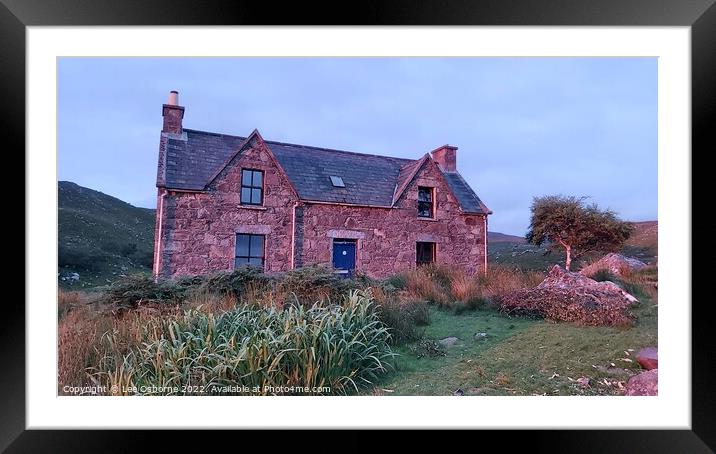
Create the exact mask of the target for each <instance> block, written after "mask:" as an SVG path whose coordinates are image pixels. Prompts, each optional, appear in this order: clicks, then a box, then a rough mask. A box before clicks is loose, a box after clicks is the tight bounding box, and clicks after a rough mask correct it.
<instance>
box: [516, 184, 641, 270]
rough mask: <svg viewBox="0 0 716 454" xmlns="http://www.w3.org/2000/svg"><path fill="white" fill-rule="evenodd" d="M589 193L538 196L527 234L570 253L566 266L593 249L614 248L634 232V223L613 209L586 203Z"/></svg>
mask: <svg viewBox="0 0 716 454" xmlns="http://www.w3.org/2000/svg"><path fill="white" fill-rule="evenodd" d="M586 199H587V197H574V196H562V195H550V196H544V197H535V198H534V200H533V202H532V218H531V219H530V227H529V231H528V232H527V235H525V238H526V239H527V241H528V242H529V243H531V244H535V245H537V246H541V245H542V244H546V245H547V246H548V248H549V250H550V251H552V250H555V249H559V248H562V249H564V250H565V252H566V253H567V260H566V263H565V268H566V269H567V270H569V267H570V266H571V264H572V259H575V258H578V257H581V256H583V255H585V254H588V253H590V252H615V251H618V250H619V249H621V247H622V246H623V245H624V242H625V241H626V240H627V239H628V238H629V236H630V235H631V233H632V230H633V227H632V225H631V224H629V223H627V222H624V221H621V220H620V219H619V218H617V216H616V213H614V212H613V211H611V210H601V209H599V207H598V206H597V205H596V204H591V205H587V204H586Z"/></svg>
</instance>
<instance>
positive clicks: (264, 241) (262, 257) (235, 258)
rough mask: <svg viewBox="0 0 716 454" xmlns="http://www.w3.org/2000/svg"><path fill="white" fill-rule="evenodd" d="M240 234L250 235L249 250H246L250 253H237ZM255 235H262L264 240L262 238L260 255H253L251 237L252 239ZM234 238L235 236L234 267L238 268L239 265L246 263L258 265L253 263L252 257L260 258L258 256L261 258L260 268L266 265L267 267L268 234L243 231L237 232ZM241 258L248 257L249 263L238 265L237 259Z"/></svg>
mask: <svg viewBox="0 0 716 454" xmlns="http://www.w3.org/2000/svg"><path fill="white" fill-rule="evenodd" d="M239 236H247V237H248V241H249V243H248V244H249V245H248V250H247V251H246V253H247V254H248V255H237V254H238V250H237V248H238V245H239ZM253 237H261V238H262V240H261V245H262V248H261V255H260V256H258V255H251V239H252V238H253ZM234 238H235V239H234V269H237V268H238V267H239V266H246V265H248V266H256V265H252V264H251V259H258V258H260V259H261V265H260V268H261V269H262V270H263V269H265V267H266V235H265V234H263V233H243V232H236V234H235V235H234ZM239 258H241V259H247V260H248V262H247V263H242V264H241V265H239V266H237V265H236V260H237V259H239Z"/></svg>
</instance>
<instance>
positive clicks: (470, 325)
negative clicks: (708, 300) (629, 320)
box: [370, 296, 657, 395]
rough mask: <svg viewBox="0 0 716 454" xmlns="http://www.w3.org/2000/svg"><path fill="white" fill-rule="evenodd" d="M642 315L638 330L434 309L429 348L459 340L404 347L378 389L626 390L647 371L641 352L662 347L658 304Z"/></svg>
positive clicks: (646, 303) (646, 305) (647, 305)
mask: <svg viewBox="0 0 716 454" xmlns="http://www.w3.org/2000/svg"><path fill="white" fill-rule="evenodd" d="M634 312H635V314H636V315H637V317H638V320H637V324H636V325H635V326H634V327H632V328H613V327H594V326H577V325H574V324H571V323H551V322H547V321H545V320H529V319H523V318H508V317H506V316H503V315H501V314H499V313H497V312H495V311H489V310H478V311H471V312H466V313H462V314H459V315H457V314H455V313H454V312H453V311H450V310H441V309H437V308H432V309H431V313H430V316H431V324H430V325H429V326H427V327H425V332H424V338H425V340H427V341H428V342H430V344H428V345H435V344H433V342H436V341H439V340H440V339H444V338H447V337H451V336H454V337H457V338H458V339H459V341H458V342H457V343H456V344H454V345H453V346H450V347H446V348H445V347H443V348H441V349H440V350H441V351H442V353H444V356H442V355H440V354H439V352H438V351H435V350H434V349H432V348H427V349H426V348H425V347H424V346H425V341H419V342H413V343H410V344H407V345H404V346H401V347H400V348H398V349H397V350H396V351H397V352H398V353H399V354H400V356H399V357H398V359H397V360H396V370H395V371H393V372H391V373H390V374H389V375H387V376H386V377H384V379H383V380H382V381H381V382H380V383H378V384H377V386H376V387H375V389H373V390H372V391H371V393H370V394H378V395H452V394H453V393H454V392H455V391H456V390H458V389H461V390H462V391H463V392H464V394H465V395H614V394H622V393H623V386H624V385H625V383H626V380H627V379H628V378H629V376H630V375H631V374H633V373H635V372H638V371H639V365H638V364H637V363H636V360H635V359H634V355H635V354H636V352H637V351H638V350H639V349H640V348H642V347H645V346H649V345H656V344H657V306H656V305H655V304H654V303H653V302H652V301H651V300H649V299H648V298H647V297H645V296H644V297H643V298H642V301H641V303H640V304H639V305H638V307H637V308H636V309H635V310H634ZM476 333H487V336H486V337H482V336H479V337H477V338H476V337H475V334H476ZM437 345H439V343H438V344H437ZM429 352H432V355H435V356H431V354H430V353H429ZM581 377H587V378H589V385H588V386H584V387H583V386H581V385H580V384H579V383H578V382H577V380H578V379H580V378H581Z"/></svg>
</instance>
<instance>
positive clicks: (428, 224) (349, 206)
mask: <svg viewBox="0 0 716 454" xmlns="http://www.w3.org/2000/svg"><path fill="white" fill-rule="evenodd" d="M162 115H163V117H164V123H163V128H162V132H161V138H160V145H159V163H158V170H157V188H158V191H157V220H156V226H155V243H154V270H153V272H154V275H155V277H157V278H160V277H161V278H170V277H178V276H182V275H196V274H204V273H209V272H214V271H219V270H232V269H234V268H235V267H238V266H241V265H245V264H249V265H256V266H261V267H263V269H264V270H265V271H266V272H280V271H286V270H290V269H293V268H299V267H302V266H308V265H312V264H327V265H330V266H333V267H334V268H335V269H336V270H337V272H341V273H353V272H359V273H364V274H366V275H368V276H371V277H375V278H384V277H386V276H389V275H392V274H394V273H397V272H400V271H404V270H407V269H411V268H415V267H416V266H417V265H420V264H423V263H431V262H438V263H444V264H450V265H455V266H459V267H461V268H463V269H464V270H465V271H466V272H468V273H471V274H473V273H476V272H478V271H481V270H482V271H484V270H486V268H487V216H488V215H489V214H491V213H492V212H491V211H490V210H489V209H488V208H487V207H486V206H485V204H484V203H482V201H481V200H480V198H479V197H478V196H477V195H476V194H475V192H474V191H473V190H472V189H471V188H470V186H469V185H468V184H467V183H466V182H465V180H464V179H463V178H462V176H461V175H460V174H459V173H458V171H457V169H456V151H457V147H454V146H450V145H444V146H442V147H439V148H437V149H435V150H433V151H432V152H430V153H427V154H425V155H423V156H422V157H419V158H418V159H414V160H413V159H400V158H394V157H389V156H377V155H371V154H361V153H354V152H349V151H339V150H330V149H326V148H319V147H314V146H307V145H295V144H289V143H281V142H273V141H269V140H264V139H263V138H262V137H261V135H260V134H259V132H258V131H256V130H254V131H253V132H252V133H251V134H249V135H248V136H247V137H239V136H231V135H225V134H216V133H212V132H204V131H197V130H193V129H186V128H184V127H183V124H182V122H183V118H184V107H182V106H179V105H178V94H177V93H176V92H171V93H170V96H169V102H168V103H167V104H164V105H163V111H162Z"/></svg>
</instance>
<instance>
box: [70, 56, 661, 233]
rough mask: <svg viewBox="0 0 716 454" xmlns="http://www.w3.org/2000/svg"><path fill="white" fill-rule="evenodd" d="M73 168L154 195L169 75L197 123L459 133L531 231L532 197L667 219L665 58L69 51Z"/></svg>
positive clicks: (337, 138)
mask: <svg viewBox="0 0 716 454" xmlns="http://www.w3.org/2000/svg"><path fill="white" fill-rule="evenodd" d="M58 78H59V80H58V90H59V94H58V103H59V110H58V127H59V129H58V147H59V149H58V166H59V168H58V173H59V179H60V180H70V181H74V182H76V183H78V184H80V185H83V186H87V187H90V188H93V189H97V190H99V191H102V192H104V193H106V194H110V195H113V196H115V197H118V198H120V199H122V200H125V201H127V202H129V203H131V204H133V205H137V206H143V207H151V208H154V207H155V206H154V205H155V196H156V188H155V179H156V164H157V163H156V161H157V152H158V145H159V132H160V130H161V124H162V117H161V105H162V103H164V102H166V98H167V94H168V92H169V90H173V89H176V90H178V91H179V101H180V104H181V105H183V106H185V107H186V113H185V116H184V125H185V126H186V127H188V128H193V129H201V130H207V131H213V132H222V133H227V134H235V135H247V134H248V133H250V132H251V131H252V130H253V129H254V128H256V129H258V130H259V131H260V132H261V134H262V136H263V137H264V138H265V139H267V140H277V141H283V142H292V143H300V144H307V145H315V146H321V147H327V148H337V149H344V150H351V151H358V152H364V153H374V154H385V155H390V156H399V157H406V158H419V157H420V156H422V155H423V154H424V153H426V152H428V151H430V150H432V149H434V148H435V147H437V146H439V145H442V144H445V143H449V144H451V145H456V146H458V147H459V150H458V163H457V165H458V170H459V171H460V172H461V173H462V175H463V176H464V177H465V179H466V180H467V181H468V183H470V185H471V186H472V187H473V188H474V189H475V191H476V192H477V194H478V195H479V196H480V197H481V198H482V199H483V201H484V202H485V203H486V204H487V205H488V206H489V207H490V208H491V209H492V210H493V211H494V215H492V216H491V217H490V221H489V222H490V230H492V231H501V232H504V233H511V234H516V235H523V234H524V233H525V231H526V229H527V225H528V223H529V206H530V203H531V201H532V197H533V196H537V195H545V194H570V195H586V196H591V201H593V202H596V203H598V204H599V205H600V206H602V207H609V208H611V209H613V210H615V211H617V212H618V213H619V215H620V216H621V217H622V218H623V219H628V220H635V221H638V220H651V219H656V218H657V60H656V59H655V58H225V59H209V58H180V59H177V58H171V59H170V58H62V59H60V61H59V68H58Z"/></svg>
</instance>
